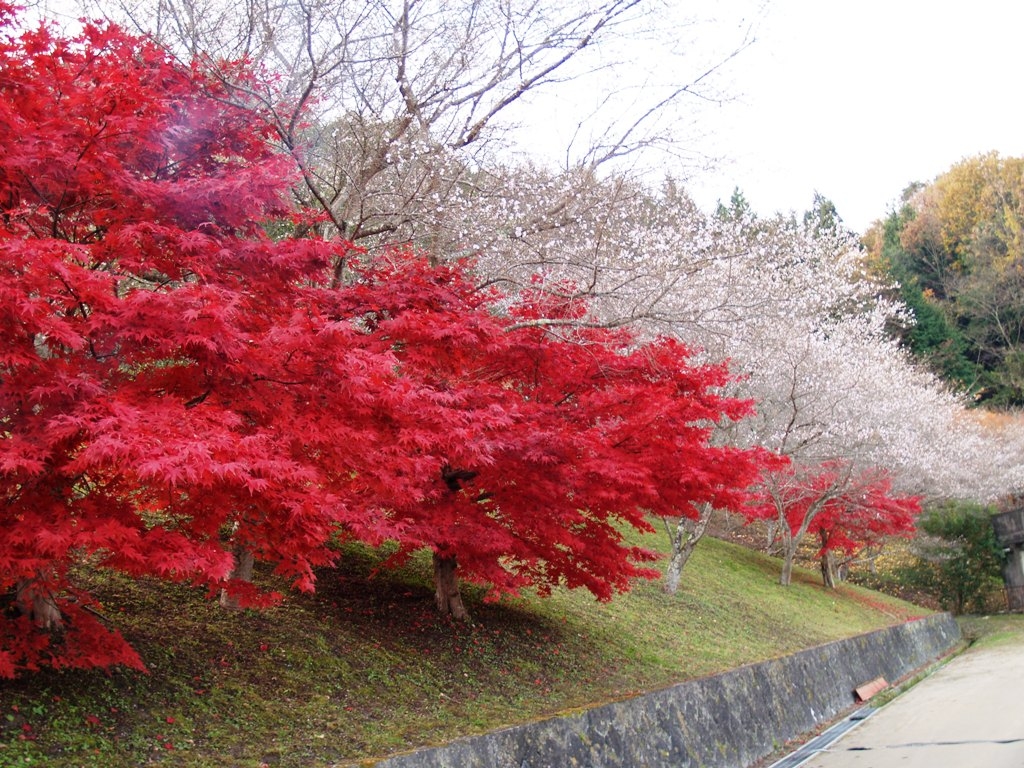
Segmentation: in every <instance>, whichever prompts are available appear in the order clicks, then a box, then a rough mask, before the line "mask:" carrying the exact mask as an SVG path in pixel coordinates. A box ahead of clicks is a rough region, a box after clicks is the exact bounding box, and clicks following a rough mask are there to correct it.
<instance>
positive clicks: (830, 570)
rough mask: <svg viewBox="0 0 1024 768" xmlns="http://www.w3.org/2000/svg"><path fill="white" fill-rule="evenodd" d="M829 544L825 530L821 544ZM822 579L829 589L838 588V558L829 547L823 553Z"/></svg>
mask: <svg viewBox="0 0 1024 768" xmlns="http://www.w3.org/2000/svg"><path fill="white" fill-rule="evenodd" d="M826 544H828V537H827V536H826V534H825V532H824V531H822V533H821V545H822V547H823V548H824V546H825V545H826ZM821 581H822V583H823V584H824V585H825V586H826V587H828V588H829V589H835V588H836V581H837V579H836V558H835V556H834V555H833V554H832V551H831V550H829V549H823V551H822V553H821Z"/></svg>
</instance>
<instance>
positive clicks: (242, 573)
mask: <svg viewBox="0 0 1024 768" xmlns="http://www.w3.org/2000/svg"><path fill="white" fill-rule="evenodd" d="M254 563H255V558H254V557H253V554H252V551H251V550H248V549H245V548H244V547H236V548H235V567H234V569H233V570H232V571H231V578H232V579H237V580H238V581H244V582H246V583H247V584H251V583H252V569H253V565H254ZM220 606H221V608H227V609H229V610H232V611H237V610H238V609H239V608H240V607H241V606H240V605H239V600H238V595H232V594H231V593H230V592H228V590H226V589H222V590H221V591H220Z"/></svg>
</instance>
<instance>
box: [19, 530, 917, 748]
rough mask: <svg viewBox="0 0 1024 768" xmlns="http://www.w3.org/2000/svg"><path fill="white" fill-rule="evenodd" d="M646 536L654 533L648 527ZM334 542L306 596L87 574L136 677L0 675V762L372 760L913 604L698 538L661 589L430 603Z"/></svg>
mask: <svg viewBox="0 0 1024 768" xmlns="http://www.w3.org/2000/svg"><path fill="white" fill-rule="evenodd" d="M647 543H648V544H649V545H651V546H654V545H657V546H661V543H662V542H661V539H660V538H657V539H654V540H653V541H651V542H647ZM373 565H374V557H373V556H372V555H371V554H370V553H366V552H361V551H358V550H349V551H347V553H346V557H345V558H344V559H343V561H342V565H341V567H340V568H338V569H337V570H335V571H330V572H325V573H323V574H321V578H320V581H319V586H318V592H317V594H316V595H311V596H304V595H303V596H289V597H288V598H287V599H286V600H285V601H284V602H283V603H282V604H281V605H279V606H278V607H276V608H273V609H270V610H268V611H265V612H260V613H257V612H252V611H243V612H234V613H233V612H227V611H223V610H221V609H220V608H219V607H218V606H217V605H216V604H215V603H211V602H209V601H207V600H206V599H205V598H204V597H203V596H202V595H200V594H196V593H195V592H194V591H192V590H188V589H186V588H183V587H175V586H168V585H166V584H160V583H156V582H131V581H127V580H120V579H113V578H112V577H110V576H109V575H105V576H103V577H102V578H101V577H100V576H98V575H92V577H91V578H92V581H93V583H92V585H91V586H92V589H93V591H94V593H95V594H97V595H98V596H99V597H100V598H101V600H102V603H103V610H104V612H105V613H106V614H107V615H108V616H110V617H112V620H113V622H114V624H115V625H116V626H117V627H118V628H119V629H121V631H122V632H123V633H124V634H125V636H126V637H127V638H128V639H129V641H130V642H131V643H132V644H133V645H134V646H135V648H136V649H137V650H139V652H140V653H141V654H142V656H143V658H144V659H145V661H146V663H147V665H148V666H149V669H150V674H148V675H143V674H139V673H135V672H125V671H118V670H115V671H113V672H111V673H109V674H108V673H103V672H88V673H84V672H65V673H54V672H44V673H40V674H37V675H35V676H32V677H28V678H25V679H21V680H17V681H14V682H7V683H0V766H4V768H6V766H28V765H34V766H47V768H70V766H75V767H76V768H77V767H79V766H83V767H86V766H95V767H97V768H98V767H99V766H103V767H104V768H118V767H120V766H144V765H167V766H171V765H173V766H183V767H184V768H197V767H198V766H204V767H206V766H233V767H234V766H238V767H240V768H245V767H247V766H251V767H253V768H256V767H258V766H263V765H266V766H296V767H297V766H303V767H304V768H315V767H316V766H328V765H332V764H336V763H339V762H346V761H349V760H357V759H359V758H370V757H373V756H381V755H385V754H388V753H391V752H396V751H401V750H407V749H411V748H414V747H417V746H421V745H427V744H434V743H440V742H443V741H445V740H448V739H451V738H453V737H456V736H460V735H466V734H471V733H476V732H481V731H484V730H488V729H492V728H496V727H500V726H503V725H508V724H511V723H515V722H523V721H528V720H531V719H536V718H541V717H545V716H548V715H552V714H556V713H558V712H564V711H568V710H572V709H576V708H581V707H586V706H590V705H594V704H598V703H602V702H605V701H609V700H614V699H619V698H623V697H627V696H631V695H634V694H636V693H639V692H642V691H645V690H650V689H654V688H659V687H663V686H666V685H670V684H672V683H675V682H679V681H682V680H686V679H689V678H693V677H699V676H703V675H708V674H712V673H715V672H719V671H722V670H725V669H730V668H733V667H736V666H738V665H742V664H745V663H749V662H755V661H762V660H765V659H768V658H774V657H777V656H781V655H784V654H787V653H790V652H793V651H796V650H799V649H802V648H806V647H808V646H812V645H816V644H819V643H823V642H827V641H830V640H834V639H838V638H841V637H848V636H851V635H854V634H858V633H861V632H866V631H869V630H872V629H876V628H879V627H882V626H886V625H889V624H893V623H896V622H899V621H902V620H905V619H907V618H910V617H913V616H919V615H923V614H924V613H927V611H926V610H924V609H921V608H918V607H916V606H913V605H910V604H908V603H903V602H901V601H899V600H896V599H894V598H890V597H887V596H885V595H881V594H879V593H875V592H871V591H868V590H865V589H861V588H858V587H853V586H842V587H840V589H839V590H837V591H835V592H832V591H828V590H825V589H824V588H822V587H821V586H820V584H819V583H817V580H816V578H815V577H814V576H812V575H811V574H810V573H809V572H798V573H797V575H796V578H795V580H794V584H793V585H792V586H791V587H789V588H783V587H780V586H778V584H777V583H776V580H777V577H778V563H777V561H775V560H772V559H769V558H766V557H764V556H763V555H760V554H758V553H755V552H751V551H749V550H746V549H742V548H740V547H737V546H734V545H731V544H727V543H724V542H721V541H716V540H705V541H704V542H702V543H701V545H700V546H699V547H698V549H697V551H696V553H695V554H694V556H693V559H692V560H691V562H690V564H689V565H688V566H687V568H686V570H685V571H684V574H683V583H682V585H681V587H680V590H679V593H678V594H677V595H675V596H672V597H669V596H666V595H664V594H663V593H662V592H661V590H660V584H657V583H641V584H638V585H637V587H636V588H635V589H634V590H633V591H632V592H631V593H629V594H628V595H623V596H620V597H618V598H616V599H615V600H613V601H612V602H610V603H607V604H599V603H596V602H595V601H594V600H593V598H592V597H590V596H589V595H588V594H586V593H580V592H568V591H561V592H557V593H556V594H555V595H553V596H552V597H551V598H549V599H545V600H541V599H536V598H526V597H524V598H522V599H516V600H504V601H502V602H499V603H484V602H483V601H482V600H481V599H480V598H481V594H480V592H479V591H477V590H473V589H467V590H466V591H465V595H466V598H467V603H468V605H469V608H470V611H471V613H472V616H473V622H472V623H471V624H465V625H462V624H458V623H453V622H451V621H449V620H446V619H443V618H441V617H439V616H437V615H436V614H435V612H434V609H433V594H432V590H431V587H430V585H429V583H428V573H429V567H428V565H429V564H428V562H427V561H425V560H424V561H414V562H412V563H410V565H409V566H407V567H406V568H405V569H404V570H402V571H400V572H398V573H394V574H388V575H386V576H385V575H379V576H376V577H374V576H371V572H372V568H373Z"/></svg>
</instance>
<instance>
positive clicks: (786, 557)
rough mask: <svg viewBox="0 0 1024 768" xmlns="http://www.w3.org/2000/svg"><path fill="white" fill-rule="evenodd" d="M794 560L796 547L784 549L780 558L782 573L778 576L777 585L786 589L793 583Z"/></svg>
mask: <svg viewBox="0 0 1024 768" xmlns="http://www.w3.org/2000/svg"><path fill="white" fill-rule="evenodd" d="M795 559H796V547H795V546H790V547H786V551H785V552H784V553H783V556H782V573H781V574H780V575H779V584H781V585H782V586H784V587H788V586H789V585H790V582H792V581H793V561H794V560H795Z"/></svg>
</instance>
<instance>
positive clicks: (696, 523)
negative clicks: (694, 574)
mask: <svg viewBox="0 0 1024 768" xmlns="http://www.w3.org/2000/svg"><path fill="white" fill-rule="evenodd" d="M711 512H712V508H711V505H710V504H702V505H701V506H700V507H699V508H698V515H697V519H696V520H693V519H692V518H688V517H683V518H680V520H679V523H678V525H676V528H675V531H672V530H671V529H670V528H669V524H668V520H666V521H665V528H666V530H667V531H668V534H669V541H670V542H671V544H672V555H671V556H670V558H669V561H668V567H667V568H666V569H665V577H664V583H663V584H662V587H661V588H662V590H663V591H664V592H665V593H666V594H669V595H674V594H675V593H676V592H677V591H678V590H679V582H680V580H681V579H682V574H683V568H685V567H686V563H687V562H689V560H690V556H691V555H692V554H693V550H695V549H696V548H697V542H698V541H700V540H701V539H702V538H703V537H704V533H705V531H707V529H708V523H710V522H711Z"/></svg>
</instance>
